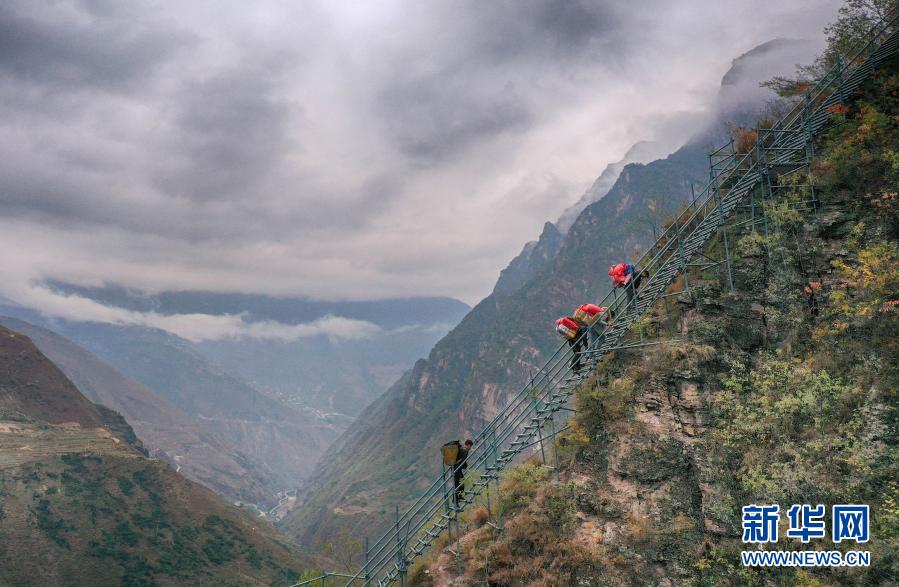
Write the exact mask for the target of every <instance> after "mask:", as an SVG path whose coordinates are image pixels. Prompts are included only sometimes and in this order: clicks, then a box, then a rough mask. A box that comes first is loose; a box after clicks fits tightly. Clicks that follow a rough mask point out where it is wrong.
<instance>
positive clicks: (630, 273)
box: [609, 263, 649, 302]
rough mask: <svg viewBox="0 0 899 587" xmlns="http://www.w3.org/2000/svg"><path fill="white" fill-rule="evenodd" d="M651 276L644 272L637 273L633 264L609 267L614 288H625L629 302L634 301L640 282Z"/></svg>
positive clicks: (619, 264)
mask: <svg viewBox="0 0 899 587" xmlns="http://www.w3.org/2000/svg"><path fill="white" fill-rule="evenodd" d="M648 275H649V274H648V273H647V272H646V271H644V272H643V273H637V268H636V267H634V266H633V265H632V264H631V263H618V264H617V265H612V266H611V267H609V277H610V278H612V287H623V288H626V289H625V291H627V300H628V302H631V301H632V300H633V299H634V292H635V291H637V288H638V287H640V282H641V281H643V278H644V277H647V276H648Z"/></svg>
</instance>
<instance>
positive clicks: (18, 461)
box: [0, 421, 139, 470]
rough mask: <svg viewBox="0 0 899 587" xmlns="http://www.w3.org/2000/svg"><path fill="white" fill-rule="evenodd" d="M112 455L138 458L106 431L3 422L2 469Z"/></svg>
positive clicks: (0, 424) (0, 426)
mask: <svg viewBox="0 0 899 587" xmlns="http://www.w3.org/2000/svg"><path fill="white" fill-rule="evenodd" d="M86 453H90V454H109V455H115V456H118V457H125V458H128V457H132V458H134V457H137V456H139V453H137V452H136V451H135V450H134V449H133V448H132V447H130V446H128V445H127V444H125V443H124V442H122V441H121V440H119V439H118V438H116V437H115V436H113V435H112V434H111V433H110V432H109V431H108V430H106V429H105V428H82V427H81V426H80V425H78V424H62V425H58V426H53V425H41V424H23V423H21V422H4V421H0V470H4V469H9V468H12V467H16V466H19V465H23V464H25V463H29V462H34V461H41V460H44V459H46V458H47V457H53V456H59V455H64V454H86Z"/></svg>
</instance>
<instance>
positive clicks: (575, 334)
mask: <svg viewBox="0 0 899 587" xmlns="http://www.w3.org/2000/svg"><path fill="white" fill-rule="evenodd" d="M556 332H558V333H559V334H561V335H562V336H563V337H565V340H567V341H568V346H569V348H571V355H572V356H571V370H572V372H574V374H575V375H576V374H578V372H579V371H580V370H581V352H583V350H584V347H585V346H586V344H587V337H586V332H587V327H586V326H582V325H581V324H579V323H578V322H577V320H575V319H574V318H571V317H569V316H563V317H562V318H559V319H558V320H556Z"/></svg>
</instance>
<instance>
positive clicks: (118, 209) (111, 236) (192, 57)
mask: <svg viewBox="0 0 899 587" xmlns="http://www.w3.org/2000/svg"><path fill="white" fill-rule="evenodd" d="M836 5H837V2H836V1H834V0H828V2H817V1H814V0H801V1H799V2H794V3H783V2H776V1H775V0H765V1H762V2H755V3H721V2H713V1H712V0H708V1H705V0H704V1H702V2H695V3H670V2H663V1H662V0H635V2H631V3H629V4H627V5H623V4H621V3H618V2H612V1H611V0H608V1H600V0H596V1H586V0H582V1H562V0H521V1H518V0H516V1H513V0H504V1H499V2H475V1H473V0H468V1H465V2H458V1H456V0H435V1H433V2H410V1H407V0H387V1H385V2H377V3H375V2H365V3H347V2H303V3H298V2H293V1H288V0H272V1H270V2H266V3H247V2H239V1H237V0H217V1H213V0H193V1H191V2H183V3H157V2H149V1H147V2H145V1H141V0H135V1H134V2H127V3H123V2H114V1H112V0H90V1H88V0H82V1H78V0H58V1H54V2H31V1H26V0H17V1H13V2H6V3H4V4H3V5H2V6H0V103H2V104H3V105H4V117H3V119H2V120H0V185H2V188H0V295H7V296H9V295H10V294H11V293H16V295H18V296H19V297H18V298H17V299H23V300H25V301H27V300H28V299H29V297H28V296H29V295H30V294H29V293H28V292H32V293H33V292H34V288H35V287H39V284H40V283H45V282H47V281H53V280H56V281H63V282H68V283H75V284H81V285H101V284H103V283H116V284H121V285H123V286H126V287H132V288H137V289H146V290H148V291H160V290H166V289H179V290H183V289H202V290H215V291H243V292H259V293H270V294H279V295H280V294H284V295H307V296H312V297H328V298H334V297H337V298H371V297H388V296H408V295H429V294H435V295H453V296H457V297H461V298H463V299H465V300H466V301H469V302H473V301H477V299H478V298H479V297H480V296H482V295H483V294H485V293H486V292H488V291H489V290H490V288H491V286H492V284H493V281H494V280H495V278H496V276H497V274H498V272H499V270H500V269H501V268H502V267H503V266H505V264H506V263H507V262H508V260H509V259H510V258H511V257H512V256H514V254H515V253H517V251H518V250H519V248H520V246H521V243H523V242H525V241H528V240H531V239H532V238H533V237H534V236H536V235H537V234H538V233H539V231H540V229H541V227H542V225H543V223H544V222H545V221H546V220H547V219H551V218H556V217H558V215H559V214H560V213H561V212H562V211H563V210H564V209H565V208H566V207H567V206H568V205H570V204H572V203H574V202H575V201H576V200H577V199H578V197H580V195H581V194H582V193H583V192H584V190H585V189H586V188H587V187H588V186H589V185H590V184H591V183H592V182H593V180H594V179H595V177H596V175H597V174H598V173H599V172H600V171H601V170H602V169H603V167H604V166H605V165H606V164H607V163H609V162H612V161H616V160H618V159H620V158H621V157H622V156H623V154H624V153H625V152H626V151H627V149H628V148H629V147H630V146H631V145H633V144H634V143H636V142H637V141H640V140H653V141H656V142H657V143H658V144H660V145H662V146H665V147H670V148H671V149H672V150H673V149H674V148H676V147H677V146H679V143H680V142H681V141H683V140H685V139H686V138H687V135H688V133H689V132H691V128H692V127H693V125H694V121H696V120H699V119H701V118H702V117H703V116H706V115H707V113H708V112H710V111H712V110H713V109H714V108H715V107H716V105H715V104H716V95H717V93H718V86H719V83H720V80H721V76H722V75H723V74H724V72H725V71H727V69H728V68H729V66H730V61H731V59H733V58H734V57H736V56H737V55H740V54H741V53H743V52H745V51H747V50H749V49H751V48H752V47H754V46H755V45H758V44H760V43H762V42H765V41H768V40H770V39H771V38H774V37H778V36H791V37H797V36H798V37H808V38H811V39H818V40H820V37H821V35H820V30H821V28H822V26H823V25H824V23H825V22H826V21H827V20H828V19H830V18H831V17H832V16H833V14H835V7H836ZM800 17H801V18H800ZM791 65H792V64H791ZM23 292H25V293H23ZM30 299H32V300H34V301H33V303H32V305H35V306H37V305H39V303H47V304H50V301H48V300H46V299H45V298H43V297H41V296H36V295H32V296H31V298H30ZM40 300H44V302H40Z"/></svg>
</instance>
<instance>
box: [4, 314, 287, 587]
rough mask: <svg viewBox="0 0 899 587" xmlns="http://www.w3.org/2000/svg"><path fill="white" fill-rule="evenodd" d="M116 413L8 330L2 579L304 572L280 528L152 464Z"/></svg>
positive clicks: (260, 577) (195, 579) (168, 578)
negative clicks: (279, 535) (113, 419)
mask: <svg viewBox="0 0 899 587" xmlns="http://www.w3.org/2000/svg"><path fill="white" fill-rule="evenodd" d="M110 414H111V412H109V410H105V409H103V408H100V407H98V406H95V405H94V404H92V403H91V402H89V401H88V400H87V399H86V398H85V397H84V396H83V395H81V394H80V393H79V392H78V390H77V389H76V388H75V386H74V385H73V384H72V383H71V382H70V381H69V380H68V379H66V378H65V376H64V375H63V374H62V372H61V371H60V370H59V369H58V368H57V367H55V366H54V365H53V364H52V363H51V362H50V361H49V360H48V359H47V358H46V357H44V356H43V355H42V354H41V353H40V351H38V350H37V348H36V347H35V346H34V345H33V344H32V343H31V341H30V340H29V339H28V338H27V337H25V336H23V335H21V334H19V333H16V332H14V331H11V330H8V329H6V328H3V327H0V495H2V496H3V499H2V501H0V560H3V561H4V562H3V564H2V565H0V583H4V584H11V585H25V584H27V585H60V584H72V585H97V584H152V583H159V584H168V585H173V584H184V583H190V584H209V585H211V584H221V583H222V581H227V582H229V583H231V582H238V583H245V584H251V585H267V584H269V583H270V582H272V581H274V580H282V579H283V577H284V574H285V572H288V573H290V574H294V575H295V574H296V572H295V571H291V570H290V569H291V568H297V567H298V566H299V564H300V560H299V559H298V558H297V556H296V554H295V553H294V552H293V551H292V550H291V549H290V548H289V547H288V546H286V545H284V544H283V543H282V542H280V541H279V540H278V539H277V537H276V535H275V533H274V532H273V531H272V530H271V529H270V528H266V527H265V526H264V525H263V524H262V523H261V522H260V521H255V520H252V519H250V518H249V517H247V516H246V514H244V513H243V512H241V511H240V510H238V509H237V508H234V507H232V506H228V505H227V504H225V503H224V502H222V501H221V500H220V498H218V497H216V496H215V495H214V494H213V493H212V492H211V491H209V490H208V489H205V488H203V487H201V486H199V485H196V484H193V483H191V482H189V481H187V480H185V479H184V478H182V477H181V476H179V475H177V474H176V473H175V472H174V471H172V470H171V469H170V468H169V467H168V466H167V465H165V464H164V463H162V462H160V461H157V460H155V459H148V458H147V457H146V456H144V453H143V452H142V451H141V450H140V446H139V444H138V443H136V442H134V441H129V440H128V439H129V437H132V438H133V433H130V429H128V427H127V425H124V424H123V422H122V421H121V419H120V418H119V421H118V422H116V423H114V425H112V426H110V425H108V424H107V423H106V422H107V421H108V420H109V419H110ZM123 426H124V429H125V430H123V429H122V427H123Z"/></svg>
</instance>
